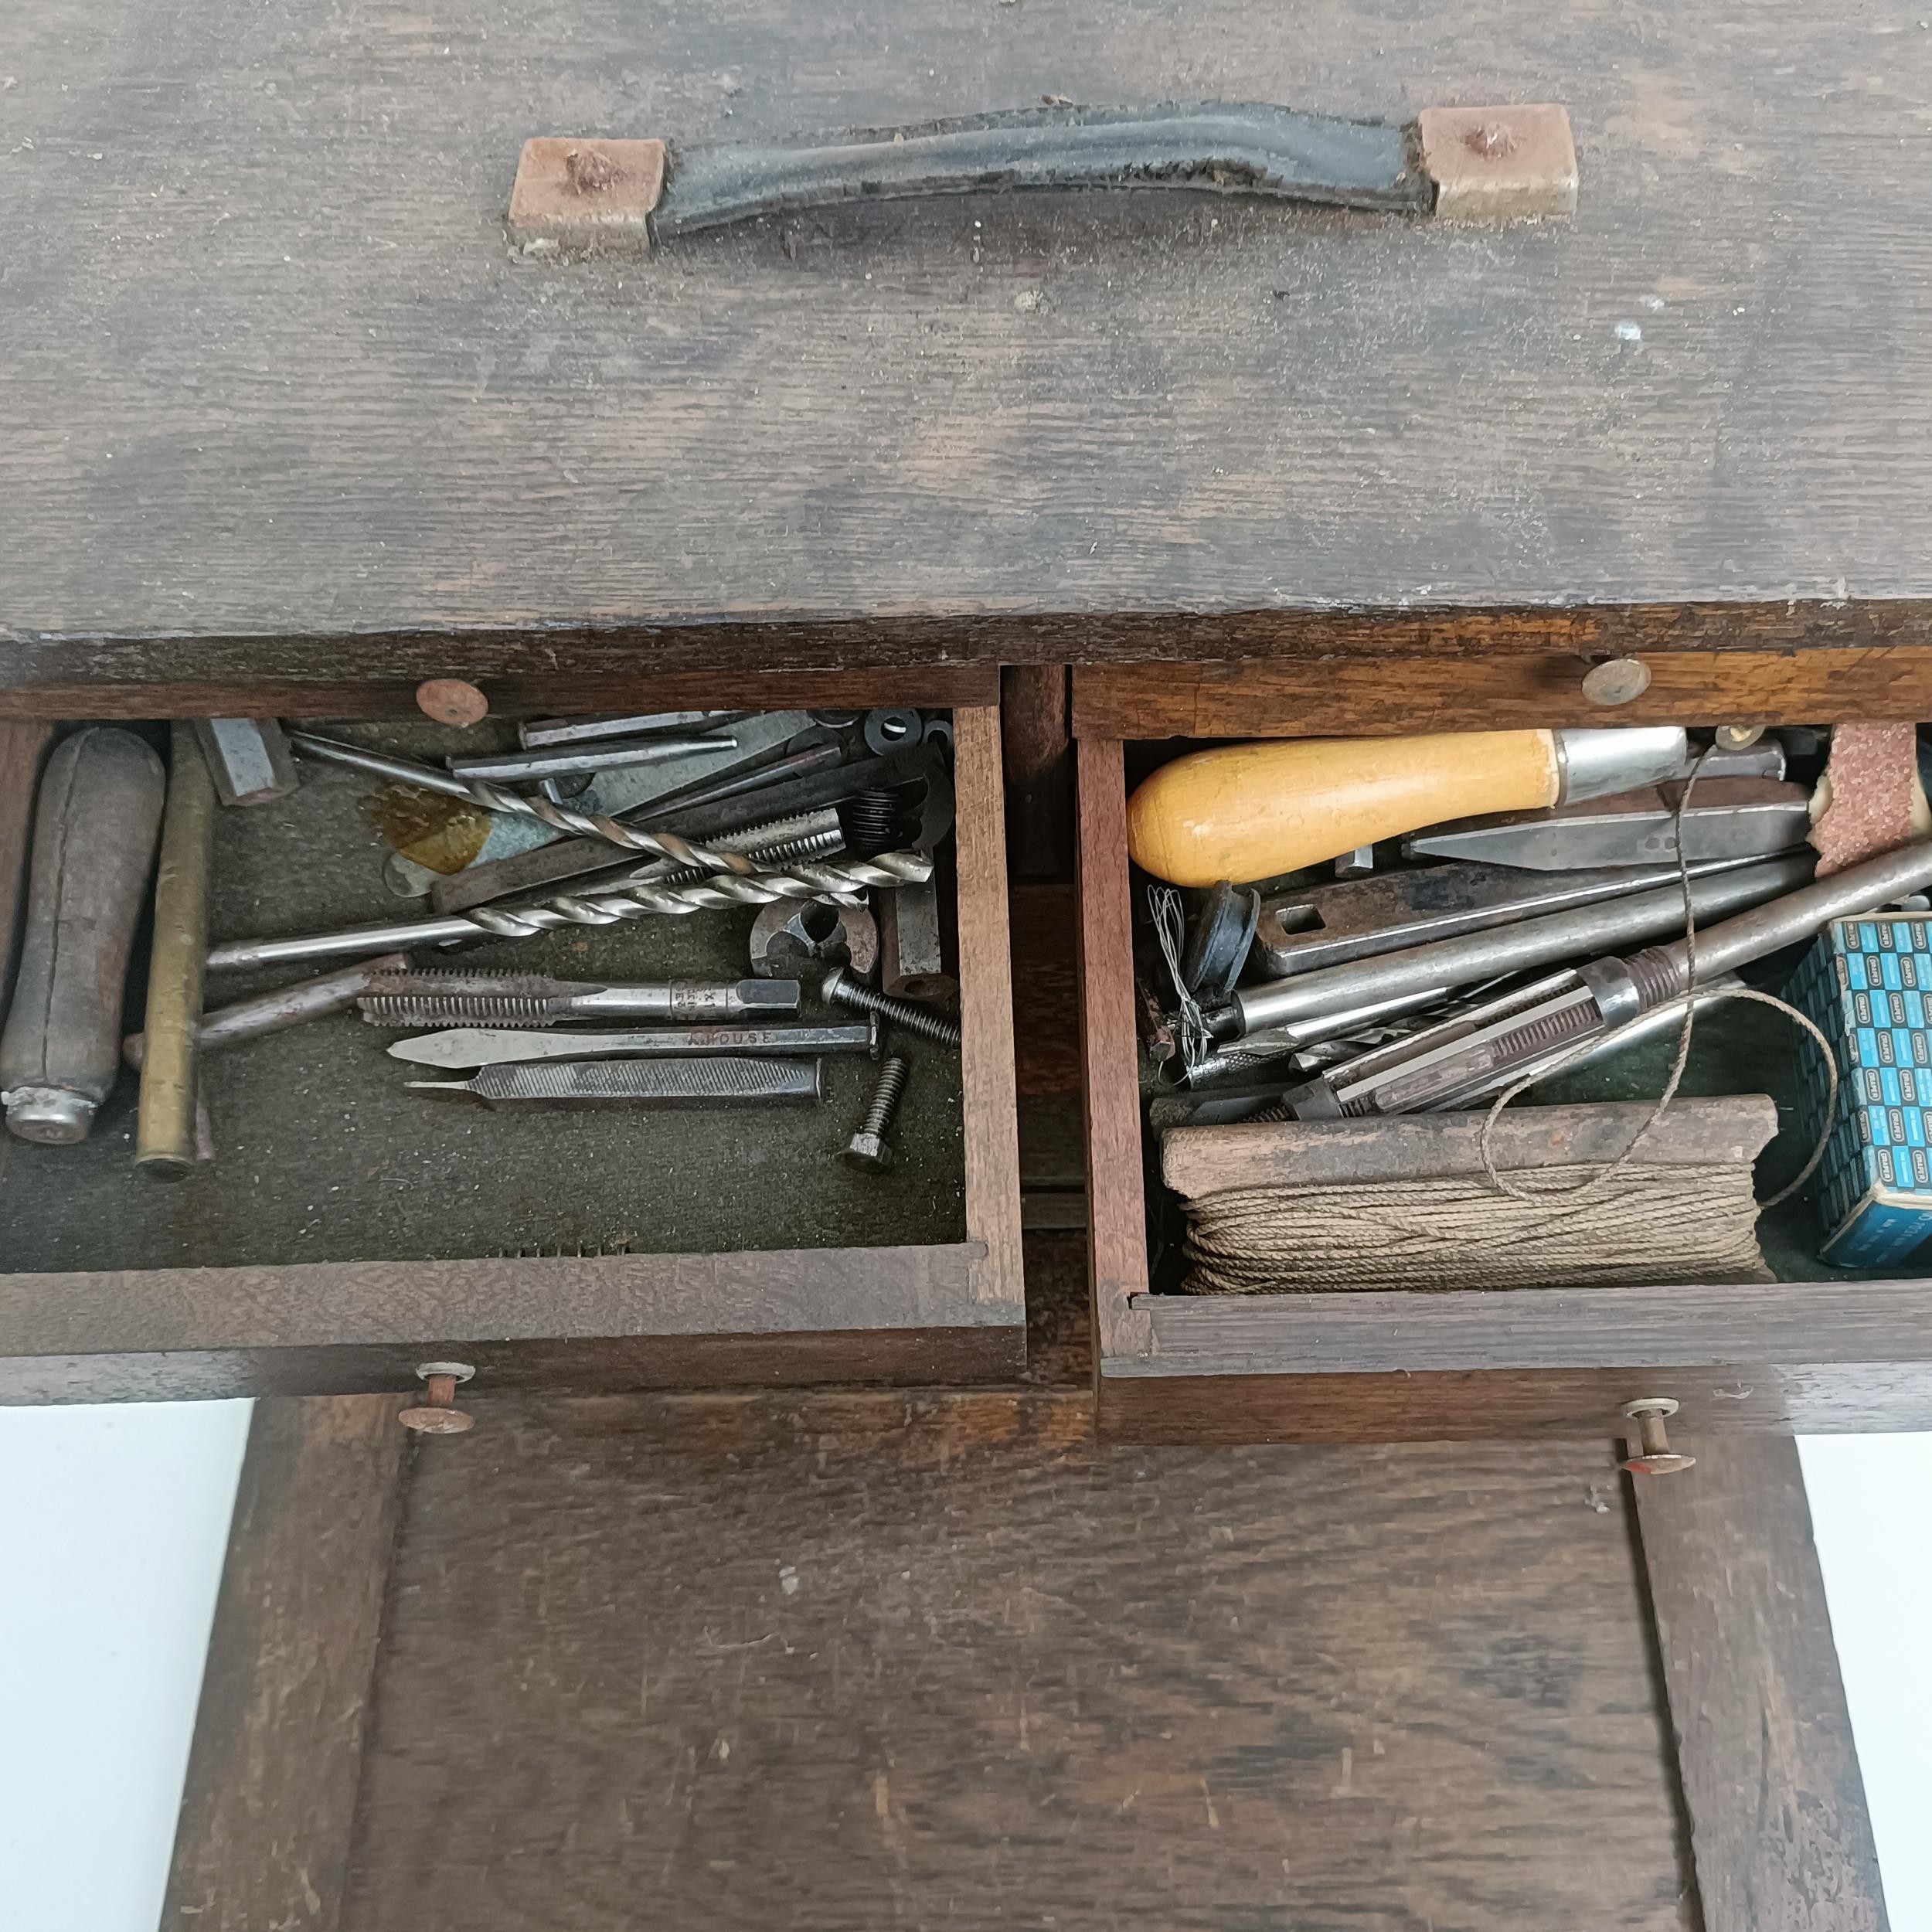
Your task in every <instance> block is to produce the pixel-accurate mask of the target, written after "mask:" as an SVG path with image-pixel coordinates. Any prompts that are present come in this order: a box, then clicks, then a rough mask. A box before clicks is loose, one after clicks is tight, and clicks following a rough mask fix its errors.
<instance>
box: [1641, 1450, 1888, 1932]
mask: <svg viewBox="0 0 1932 1932" xmlns="http://www.w3.org/2000/svg"><path fill="white" fill-rule="evenodd" d="M1672 1428H1673V1436H1672V1440H1673V1444H1674V1445H1675V1446H1678V1447H1682V1448H1685V1449H1689V1450H1692V1451H1694V1453H1695V1454H1696V1457H1697V1463H1696V1467H1695V1468H1692V1469H1690V1470H1688V1471H1685V1472H1683V1473H1682V1474H1680V1475H1673V1476H1669V1477H1656V1476H1651V1477H1640V1478H1632V1481H1633V1484H1634V1489H1635V1492H1636V1502H1637V1510H1636V1515H1637V1522H1638V1529H1639V1536H1640V1540H1641V1545H1642V1550H1643V1563H1644V1568H1645V1573H1646V1576H1647V1578H1648V1585H1649V1590H1648V1594H1649V1598H1650V1604H1651V1614H1652V1618H1653V1621H1654V1624H1655V1631H1656V1639H1657V1645H1658V1653H1659V1655H1660V1658H1661V1660H1662V1670H1663V1679H1664V1685H1665V1692H1666V1696H1667V1697H1668V1704H1669V1713H1670V1726H1671V1730H1672V1734H1673V1737H1674V1740H1675V1747H1676V1755H1677V1765H1678V1774H1679V1781H1680V1786H1681V1788H1682V1794H1683V1798H1684V1803H1685V1808H1686V1810H1687V1811H1688V1812H1689V1820H1690V1842H1691V1854H1692V1861H1693V1863H1694V1866H1695V1868H1696V1875H1697V1890H1698V1896H1699V1902H1700V1903H1701V1906H1702V1924H1703V1928H1704V1932H1770V1928H1774V1927H1775V1928H1777V1932H1886V1925H1887V1918H1886V1909H1885V1896H1884V1890H1883V1883H1882V1880H1881V1878H1880V1874H1879V1862H1878V1851H1877V1846H1876V1842H1875V1841H1874V1839H1873V1837H1872V1825H1871V1818H1870V1814H1869V1811H1868V1810H1867V1808H1866V1801H1865V1788H1864V1781H1863V1780H1862V1777H1861V1776H1860V1774H1859V1762H1858V1752H1857V1748H1856V1746H1855V1743H1854V1740H1853V1738H1852V1725H1851V1715H1850V1713H1849V1709H1848V1708H1847V1706H1846V1703H1845V1686H1844V1682H1843V1679H1842V1677H1841V1675H1840V1673H1839V1669H1838V1652H1837V1650H1836V1648H1835V1645H1834V1644H1833V1641H1832V1625H1831V1615H1830V1611H1829V1609H1828V1606H1827V1604H1826V1601H1825V1579H1824V1573H1823V1572H1822V1570H1821V1568H1820V1566H1819V1563H1818V1551H1817V1548H1816V1546H1815V1543H1814V1542H1813V1539H1812V1533H1811V1510H1810V1507H1809V1505H1808V1502H1807V1501H1806V1498H1805V1493H1804V1472H1803V1471H1802V1469H1801V1467H1800V1466H1799V1462H1798V1445H1797V1444H1796V1443H1794V1442H1793V1441H1792V1440H1791V1439H1790V1438H1789V1437H1787V1436H1767V1437H1757V1438H1740V1437H1734V1436H1733V1437H1723V1438H1710V1439H1703V1438H1702V1437H1700V1438H1699V1439H1697V1440H1683V1439H1682V1438H1683V1437H1684V1435H1685V1433H1686V1432H1684V1431H1681V1430H1678V1429H1677V1427H1676V1425H1675V1421H1673V1425H1672Z"/></svg>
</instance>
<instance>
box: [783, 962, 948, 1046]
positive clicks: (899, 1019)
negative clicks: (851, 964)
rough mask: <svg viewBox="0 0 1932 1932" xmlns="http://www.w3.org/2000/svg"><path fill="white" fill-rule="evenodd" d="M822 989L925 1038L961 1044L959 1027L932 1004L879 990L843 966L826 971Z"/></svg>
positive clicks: (837, 1002)
mask: <svg viewBox="0 0 1932 1932" xmlns="http://www.w3.org/2000/svg"><path fill="white" fill-rule="evenodd" d="M818 990H819V992H820V993H821V995H823V996H824V997H825V998H826V999H828V1000H829V1001H831V1002H832V1004H833V1005H838V1006H855V1007H856V1008H858V1009H859V1011H860V1012H865V1013H876V1014H878V1015H879V1017H880V1019H889V1020H890V1021H891V1022H892V1023H893V1025H894V1026H903V1027H904V1028H905V1029H906V1032H909V1033H917V1034H918V1035H919V1036H920V1037H921V1038H922V1039H934V1040H937V1041H938V1042H939V1043H940V1045H941V1046H957V1045H958V1044H959V1029H958V1028H957V1026H954V1024H953V1022H951V1020H949V1019H942V1018H941V1017H940V1015H938V1014H937V1013H935V1012H933V1011H932V1010H931V1009H930V1008H928V1007H924V1006H920V1005H916V1004H915V1003H914V1002H913V1001H911V1000H909V999H894V998H892V996H891V995H889V994H887V993H876V992H873V991H872V988H870V987H869V986H868V985H866V982H865V981H863V980H862V979H855V978H853V977H852V975H851V974H850V973H849V972H847V971H845V968H844V967H842V966H835V967H834V968H832V971H830V972H828V974H826V975H825V984H824V985H822V986H821V987H820V988H819V989H818Z"/></svg>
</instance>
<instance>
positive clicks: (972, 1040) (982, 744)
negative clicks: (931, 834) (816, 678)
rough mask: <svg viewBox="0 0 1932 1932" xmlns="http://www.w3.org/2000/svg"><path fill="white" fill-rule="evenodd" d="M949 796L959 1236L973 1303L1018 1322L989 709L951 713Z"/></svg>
mask: <svg viewBox="0 0 1932 1932" xmlns="http://www.w3.org/2000/svg"><path fill="white" fill-rule="evenodd" d="M953 791H954V828H955V830H954V844H955V847H956V849H957V860H958V864H957V873H958V884H957V920H956V922H955V923H956V924H957V930H958V944H959V1028H960V1061H961V1085H962V1087H963V1090H964V1097H965V1110H966V1121H965V1128H966V1139H965V1156H966V1232H967V1233H968V1236H970V1237H971V1239H972V1240H975V1241H979V1242H981V1243H984V1244H985V1250H986V1254H985V1260H984V1261H983V1262H982V1263H981V1264H980V1265H979V1266H978V1267H977V1268H976V1269H975V1270H974V1284H975V1293H976V1294H977V1295H978V1298H979V1299H980V1300H981V1301H983V1302H989V1303H1001V1304H1006V1305H1008V1306H1010V1307H1013V1308H1018V1309H1019V1310H1020V1311H1021V1312H1022V1315H1024V1313H1025V1311H1026V1264H1025V1261H1024V1260H1023V1258H1022V1254H1021V1249H1020V1203H1019V1094H1018V1092H1017V1090H1016V1084H1015V1059H1014V1043H1013V959H1012V937H1011V933H1010V930H1009V921H1008V913H1007V904H1006V804H1005V774H1004V770H1003V767H1002V759H1001V756H1000V736H999V707H998V705H997V704H994V705H961V706H955V708H954V712H953Z"/></svg>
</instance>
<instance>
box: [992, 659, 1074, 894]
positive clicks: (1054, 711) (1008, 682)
mask: <svg viewBox="0 0 1932 1932" xmlns="http://www.w3.org/2000/svg"><path fill="white" fill-rule="evenodd" d="M1067 687H1068V679H1067V671H1066V665H1063V664H1045V665H1041V664H1015V665H1008V666H1007V667H1006V668H1005V670H1004V671H1002V672H1001V673H1000V699H999V715H1000V735H1001V739H1002V743H1004V745H1005V750H1006V791H1007V795H1008V797H1009V798H1010V799H1011V801H1012V810H1011V811H1010V812H1009V814H1008V824H1007V832H1008V838H1009V852H1010V855H1011V862H1012V871H1013V874H1014V876H1015V878H1016V879H1066V878H1068V877H1070V876H1071V874H1072V872H1073V753H1072V748H1071V746H1070V741H1069V731H1070V720H1069V718H1068V715H1067V705H1068V689H1067Z"/></svg>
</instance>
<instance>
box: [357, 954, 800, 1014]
mask: <svg viewBox="0 0 1932 1932" xmlns="http://www.w3.org/2000/svg"><path fill="white" fill-rule="evenodd" d="M799 992H800V988H799V985H798V981H796V980H795V979H740V980H736V981H732V982H731V983H730V985H722V984H721V985H707V984H705V983H702V982H700V981H673V982H672V983H670V984H668V985H607V984H604V983H600V982H598V981H578V980H568V979H551V978H547V977H546V975H543V974H542V973H478V972H465V971H461V969H460V968H459V969H451V968H442V969H440V970H433V971H427V972H406V971H404V972H387V973H372V974H370V975H369V976H368V978H367V981H366V984H365V985H364V986H363V987H362V990H361V991H360V992H359V994H358V995H357V996H356V1002H355V1003H356V1005H358V1006H359V1007H360V1008H361V1009H362V1018H363V1019H365V1020H366V1021H367V1022H368V1023H369V1025H370V1026H558V1025H560V1024H561V1023H562V1022H564V1021H566V1020H573V1019H654V1020H687V1021H703V1020H719V1019H744V1018H747V1017H748V1016H749V1017H753V1018H766V1019H769V1018H771V1017H773V1016H774V1015H778V1014H781V1013H784V1014H790V1013H795V1012H798V997H799Z"/></svg>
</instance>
